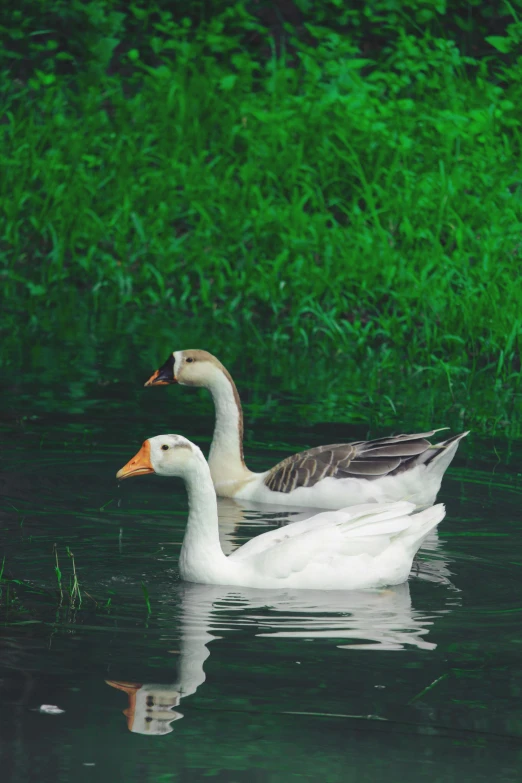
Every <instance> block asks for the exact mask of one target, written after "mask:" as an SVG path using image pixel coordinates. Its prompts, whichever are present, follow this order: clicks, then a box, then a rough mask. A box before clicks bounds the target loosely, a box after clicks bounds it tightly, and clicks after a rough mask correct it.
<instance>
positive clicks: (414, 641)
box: [106, 542, 454, 735]
mask: <svg viewBox="0 0 522 783" xmlns="http://www.w3.org/2000/svg"><path fill="white" fill-rule="evenodd" d="M436 546H437V542H431V545H430V548H431V549H432V550H433V549H434V548H435V547H436ZM424 565H425V564H424V563H421V564H420V571H421V572H422V570H423V566H424ZM426 565H427V566H429V568H428V571H427V578H428V579H429V581H439V582H441V583H443V584H448V576H447V574H448V573H449V572H448V571H447V569H446V566H445V563H444V562H443V561H441V560H434V561H432V562H431V563H429V564H426ZM434 566H435V568H434ZM436 567H438V569H439V572H440V573H439V575H438V578H437V570H436ZM444 572H446V573H444ZM419 575H421V573H420V574H419ZM449 584H450V587H451V583H449ZM453 595H454V594H453ZM174 600H175V601H176V603H179V612H180V626H181V627H180V631H181V633H180V648H179V658H178V673H177V678H176V680H175V682H173V683H172V684H153V683H147V684H142V683H137V682H122V681H118V680H106V682H107V684H108V685H110V686H111V687H113V688H117V689H119V690H122V691H124V692H125V693H126V694H127V696H128V699H129V704H128V707H127V709H126V710H124V715H125V716H126V718H127V726H128V728H129V730H130V731H132V732H135V733H138V734H146V735H163V734H168V733H170V732H172V731H173V726H172V723H174V722H175V721H176V720H179V719H180V718H182V717H183V714H182V713H180V712H178V711H176V710H175V709H174V708H175V707H178V706H179V704H180V701H181V699H184V698H186V697H187V696H190V695H192V694H193V693H195V692H196V690H197V689H198V688H199V686H200V685H202V683H203V682H204V681H205V672H204V669H203V665H204V663H205V661H206V659H207V658H208V657H209V655H210V650H209V649H208V647H207V645H208V643H209V642H211V641H212V640H214V639H219V638H221V637H220V634H221V633H223V632H230V631H234V630H239V629H241V628H249V629H252V628H255V633H256V636H264V637H270V636H274V637H277V638H302V639H306V640H313V639H323V640H324V639H328V638H331V639H332V640H333V641H334V643H335V645H336V646H337V647H338V648H340V649H346V650H352V649H357V650H374V651H385V650H402V649H405V648H407V647H415V648H417V649H421V650H433V649H435V647H436V644H435V642H433V641H429V640H428V639H427V638H426V637H427V636H428V634H429V631H430V629H431V626H432V625H433V622H434V620H435V618H436V617H438V616H440V615H442V614H447V613H448V612H450V611H451V609H452V607H451V606H448V603H446V607H447V608H442V609H440V610H438V611H437V612H435V613H432V614H424V613H421V612H419V611H417V610H415V609H414V608H413V607H412V605H411V598H410V588H409V584H408V583H407V582H404V583H403V584H400V585H396V586H394V587H390V588H386V589H375V590H360V591H350V592H348V591H339V592H337V591H312V590H290V589H283V590H259V589H249V588H237V587H224V586H221V585H199V584H191V583H188V582H185V583H182V584H181V585H180V587H179V592H177V593H176V595H175V597H173V601H174ZM169 603H170V602H169ZM167 606H168V604H167ZM341 641H345V642H347V643H345V644H340V643H339V642H341Z"/></svg>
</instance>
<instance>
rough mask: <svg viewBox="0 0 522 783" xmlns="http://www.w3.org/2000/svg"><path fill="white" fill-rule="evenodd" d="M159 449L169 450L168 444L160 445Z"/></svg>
mask: <svg viewBox="0 0 522 783" xmlns="http://www.w3.org/2000/svg"><path fill="white" fill-rule="evenodd" d="M161 450H162V451H168V450H169V447H168V446H162V447H161Z"/></svg>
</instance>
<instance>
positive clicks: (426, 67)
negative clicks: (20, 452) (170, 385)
mask: <svg viewBox="0 0 522 783" xmlns="http://www.w3.org/2000/svg"><path fill="white" fill-rule="evenodd" d="M8 6H11V8H9V7H8ZM15 8H16V10H13V9H15ZM520 14H522V2H521V0H513V1H512V2H511V3H509V2H497V3H490V4H484V3H480V2H479V0H467V1H466V2H464V1H463V0H459V2H451V3H446V2H444V0H408V1H407V2H395V1H394V0H374V2H372V3H362V2H355V1H354V0H351V1H348V2H340V0H330V2H323V3H310V2H308V0H295V2H286V3H285V2H280V3H263V2H261V3H253V2H252V3H246V2H238V3H236V4H230V3H225V2H222V3H219V2H218V3H216V2H214V3H211V2H201V1H200V2H195V3H193V4H190V8H189V5H188V4H186V3H183V4H181V3H179V2H165V1H163V0H156V2H155V3H151V2H145V0H135V2H132V3H122V2H115V1H114V0H95V1H91V2H80V1H79V0H40V1H39V2H37V0H23V1H22V2H20V3H18V4H16V6H15V5H14V4H5V7H4V8H3V9H2V11H0V30H1V31H2V40H3V45H2V46H3V48H2V50H1V59H2V81H1V90H2V105H3V109H2V121H1V124H0V136H1V138H0V155H1V160H2V177H1V179H0V189H1V191H0V200H1V205H2V219H1V224H0V276H1V291H2V296H3V303H2V316H1V319H2V326H3V328H4V334H5V339H4V351H3V357H2V358H3V361H4V363H6V362H8V361H11V362H12V361H14V360H13V356H14V355H15V354H14V352H13V350H14V349H13V343H14V341H17V340H20V339H22V340H23V341H24V342H25V343H26V344H27V343H28V342H31V344H34V342H35V340H41V335H42V331H49V330H54V331H55V332H56V333H57V334H60V335H61V336H67V337H71V338H73V339H77V340H78V341H80V340H81V339H82V338H81V335H83V334H85V333H86V331H89V333H94V334H97V333H100V332H103V333H104V334H107V333H114V332H115V331H118V332H122V331H126V332H134V333H136V335H137V336H136V338H135V339H138V335H139V334H143V331H144V330H143V328H142V327H140V326H139V325H140V324H141V323H143V322H146V323H147V330H148V331H149V333H151V332H152V333H153V332H154V331H155V329H156V326H157V328H158V330H159V331H161V333H162V334H165V333H166V332H167V331H169V330H170V331H172V332H173V337H172V339H174V333H175V336H176V341H177V336H178V335H179V334H180V331H179V330H180V324H184V326H183V334H185V333H187V334H189V333H191V332H190V330H191V328H192V327H191V324H194V323H195V324H197V326H196V329H197V334H200V333H203V334H205V333H206V334H208V329H209V328H212V327H213V328H214V330H215V331H216V330H217V329H218V328H219V329H224V330H225V331H223V332H222V334H221V335H220V336H219V337H217V336H214V337H213V338H212V340H211V341H210V342H212V345H210V344H209V341H208V340H207V342H206V345H204V343H203V342H201V341H200V347H209V348H210V349H211V350H212V349H213V350H215V351H216V352H217V350H218V347H219V346H218V343H219V341H220V340H221V341H223V340H224V335H226V337H227V339H228V340H230V341H234V340H235V341H236V342H237V333H236V332H235V330H237V329H240V330H241V341H240V348H241V350H243V347H244V346H245V345H246V344H248V343H252V342H253V343H254V344H255V345H256V346H257V350H260V349H261V350H263V351H265V352H266V353H267V355H272V356H273V348H274V346H279V348H280V351H281V353H282V354H283V355H285V356H286V355H290V354H296V353H297V354H302V353H303V352H304V351H305V350H308V351H309V352H313V355H314V356H320V357H322V359H321V361H324V362H326V363H328V361H330V360H333V361H335V365H334V367H335V374H336V377H337V378H338V377H339V373H340V370H339V367H342V368H343V370H344V371H345V372H346V373H349V374H350V377H351V378H352V388H353V385H354V384H356V385H357V388H358V390H359V394H360V396H364V395H365V394H366V392H368V393H369V394H370V395H372V394H373V395H379V394H386V395H387V396H388V397H389V398H390V399H391V400H392V403H391V405H392V407H393V405H394V404H393V399H397V397H401V398H402V399H405V400H406V399H407V400H408V401H410V404H411V402H414V401H416V400H417V399H418V393H419V388H421V387H422V388H424V389H430V390H431V391H432V392H433V394H435V395H438V396H436V397H434V402H433V408H434V410H436V411H438V412H440V409H441V406H442V405H445V406H448V405H454V406H456V408H458V410H461V409H463V410H465V411H466V414H465V415H464V414H461V417H462V418H469V417H470V416H471V417H475V420H476V421H480V422H481V426H484V428H489V429H492V428H495V427H501V428H507V429H509V431H510V432H511V433H516V432H518V431H519V424H518V421H519V420H518V413H517V399H520V397H519V396H518V397H517V395H519V380H520V376H519V371H520V349H521V339H522V314H521V308H520V302H521V297H522V280H521V275H520V272H519V270H520V264H521V249H522V244H521V220H520V207H521V188H522V183H521V175H520V168H519V161H520V153H521V150H520V147H521V143H520V141H521V125H522V118H521V115H520V106H521V105H522V56H521V54H522V53H521V51H520V42H521V40H522V22H520V21H519V18H520ZM174 327H176V328H174ZM205 330H206V331H205ZM194 333H196V332H194ZM21 335H23V337H21ZM234 335H236V336H235V337H234ZM169 342H172V340H169ZM166 343H167V340H166V338H165V344H166ZM168 347H169V348H170V347H171V346H170V345H169V346H168ZM176 347H178V348H179V347H187V346H183V345H177V346H176ZM290 349H291V350H290ZM383 379H384V380H383ZM343 383H344V381H343Z"/></svg>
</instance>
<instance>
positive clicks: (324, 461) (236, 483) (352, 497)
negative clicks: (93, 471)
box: [145, 349, 468, 509]
mask: <svg viewBox="0 0 522 783" xmlns="http://www.w3.org/2000/svg"><path fill="white" fill-rule="evenodd" d="M170 383H179V384H181V385H182V386H203V387H204V388H206V389H208V390H209V391H210V393H211V394H212V397H213V399H214V405H215V408H216V424H215V427H214V436H213V439H212V445H211V447H210V454H209V458H208V462H209V465H210V473H211V475H212V480H213V482H214V487H215V489H216V492H217V494H218V495H220V496H221V497H234V498H243V499H245V500H255V501H259V502H261V503H279V504H288V505H290V504H291V505H295V506H304V507H308V508H310V507H312V508H333V509H336V508H343V507H345V506H351V505H354V504H358V503H389V502H394V501H397V500H409V501H411V502H412V503H414V504H415V506H416V507H417V509H422V508H427V507H428V506H431V505H433V503H435V500H436V497H437V493H438V491H439V489H440V485H441V481H442V477H443V475H444V472H445V470H446V468H447V467H448V465H449V464H450V462H451V460H452V459H453V457H454V456H455V452H456V451H457V448H458V445H459V442H460V440H461V439H462V438H464V437H465V436H466V435H467V434H468V433H467V432H462V433H460V434H459V435H455V436H454V437H452V438H449V439H448V440H445V441H443V442H441V443H437V444H431V443H430V442H429V440H427V438H429V437H431V436H432V435H434V434H435V433H436V432H439V430H431V431H430V432H423V433H420V434H416V435H394V436H392V437H389V438H379V439H378V440H370V441H357V442H354V443H338V444H333V445H329V446H318V447H316V448H313V449H309V450H308V451H302V452H300V453H299V454H294V455H293V456H291V457H287V458H286V459H284V460H283V461H282V462H280V463H279V464H277V465H276V466H275V467H274V468H272V470H269V471H266V472H265V473H253V472H252V471H250V470H249V469H248V468H247V466H246V465H245V461H244V458H243V412H242V409H241V402H240V399H239V394H238V392H237V389H236V386H235V384H234V381H233V380H232V377H231V375H230V373H229V372H228V371H227V370H226V368H225V367H224V366H223V365H222V364H221V362H220V361H218V359H216V357H215V356H212V354H210V353H208V352H207V351H200V350H196V349H191V350H187V351H174V353H173V354H172V355H171V356H170V357H169V358H168V359H167V361H166V362H165V364H164V365H163V366H162V367H161V368H160V369H159V370H156V372H155V373H154V374H153V375H152V376H151V377H150V378H149V380H148V381H147V383H146V384H145V386H158V385H160V386H161V385H166V384H170Z"/></svg>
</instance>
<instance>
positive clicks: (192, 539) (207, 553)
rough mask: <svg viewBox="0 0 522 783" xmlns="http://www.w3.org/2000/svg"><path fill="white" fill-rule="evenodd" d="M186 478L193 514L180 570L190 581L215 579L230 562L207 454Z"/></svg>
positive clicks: (183, 576)
mask: <svg viewBox="0 0 522 783" xmlns="http://www.w3.org/2000/svg"><path fill="white" fill-rule="evenodd" d="M184 478H185V484H186V487H187V494H188V502H189V515H188V521H187V527H186V530H185V536H184V538H183V545H182V547H181V553H180V558H179V570H180V574H181V577H182V578H183V579H186V580H187V581H189V582H200V583H208V582H213V581H214V578H213V576H214V574H215V573H216V571H217V572H218V573H220V574H221V573H222V569H223V568H225V569H226V568H227V566H229V564H228V563H227V558H226V557H225V555H224V554H223V550H222V549H221V544H220V543H219V526H218V512H217V500H216V493H215V491H214V487H213V485H212V478H211V475H210V470H209V467H208V465H207V463H206V461H205V458H204V457H203V455H200V456H198V457H197V458H196V459H194V460H193V461H191V464H190V470H189V471H188V472H187V475H186V476H185V477H184Z"/></svg>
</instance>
